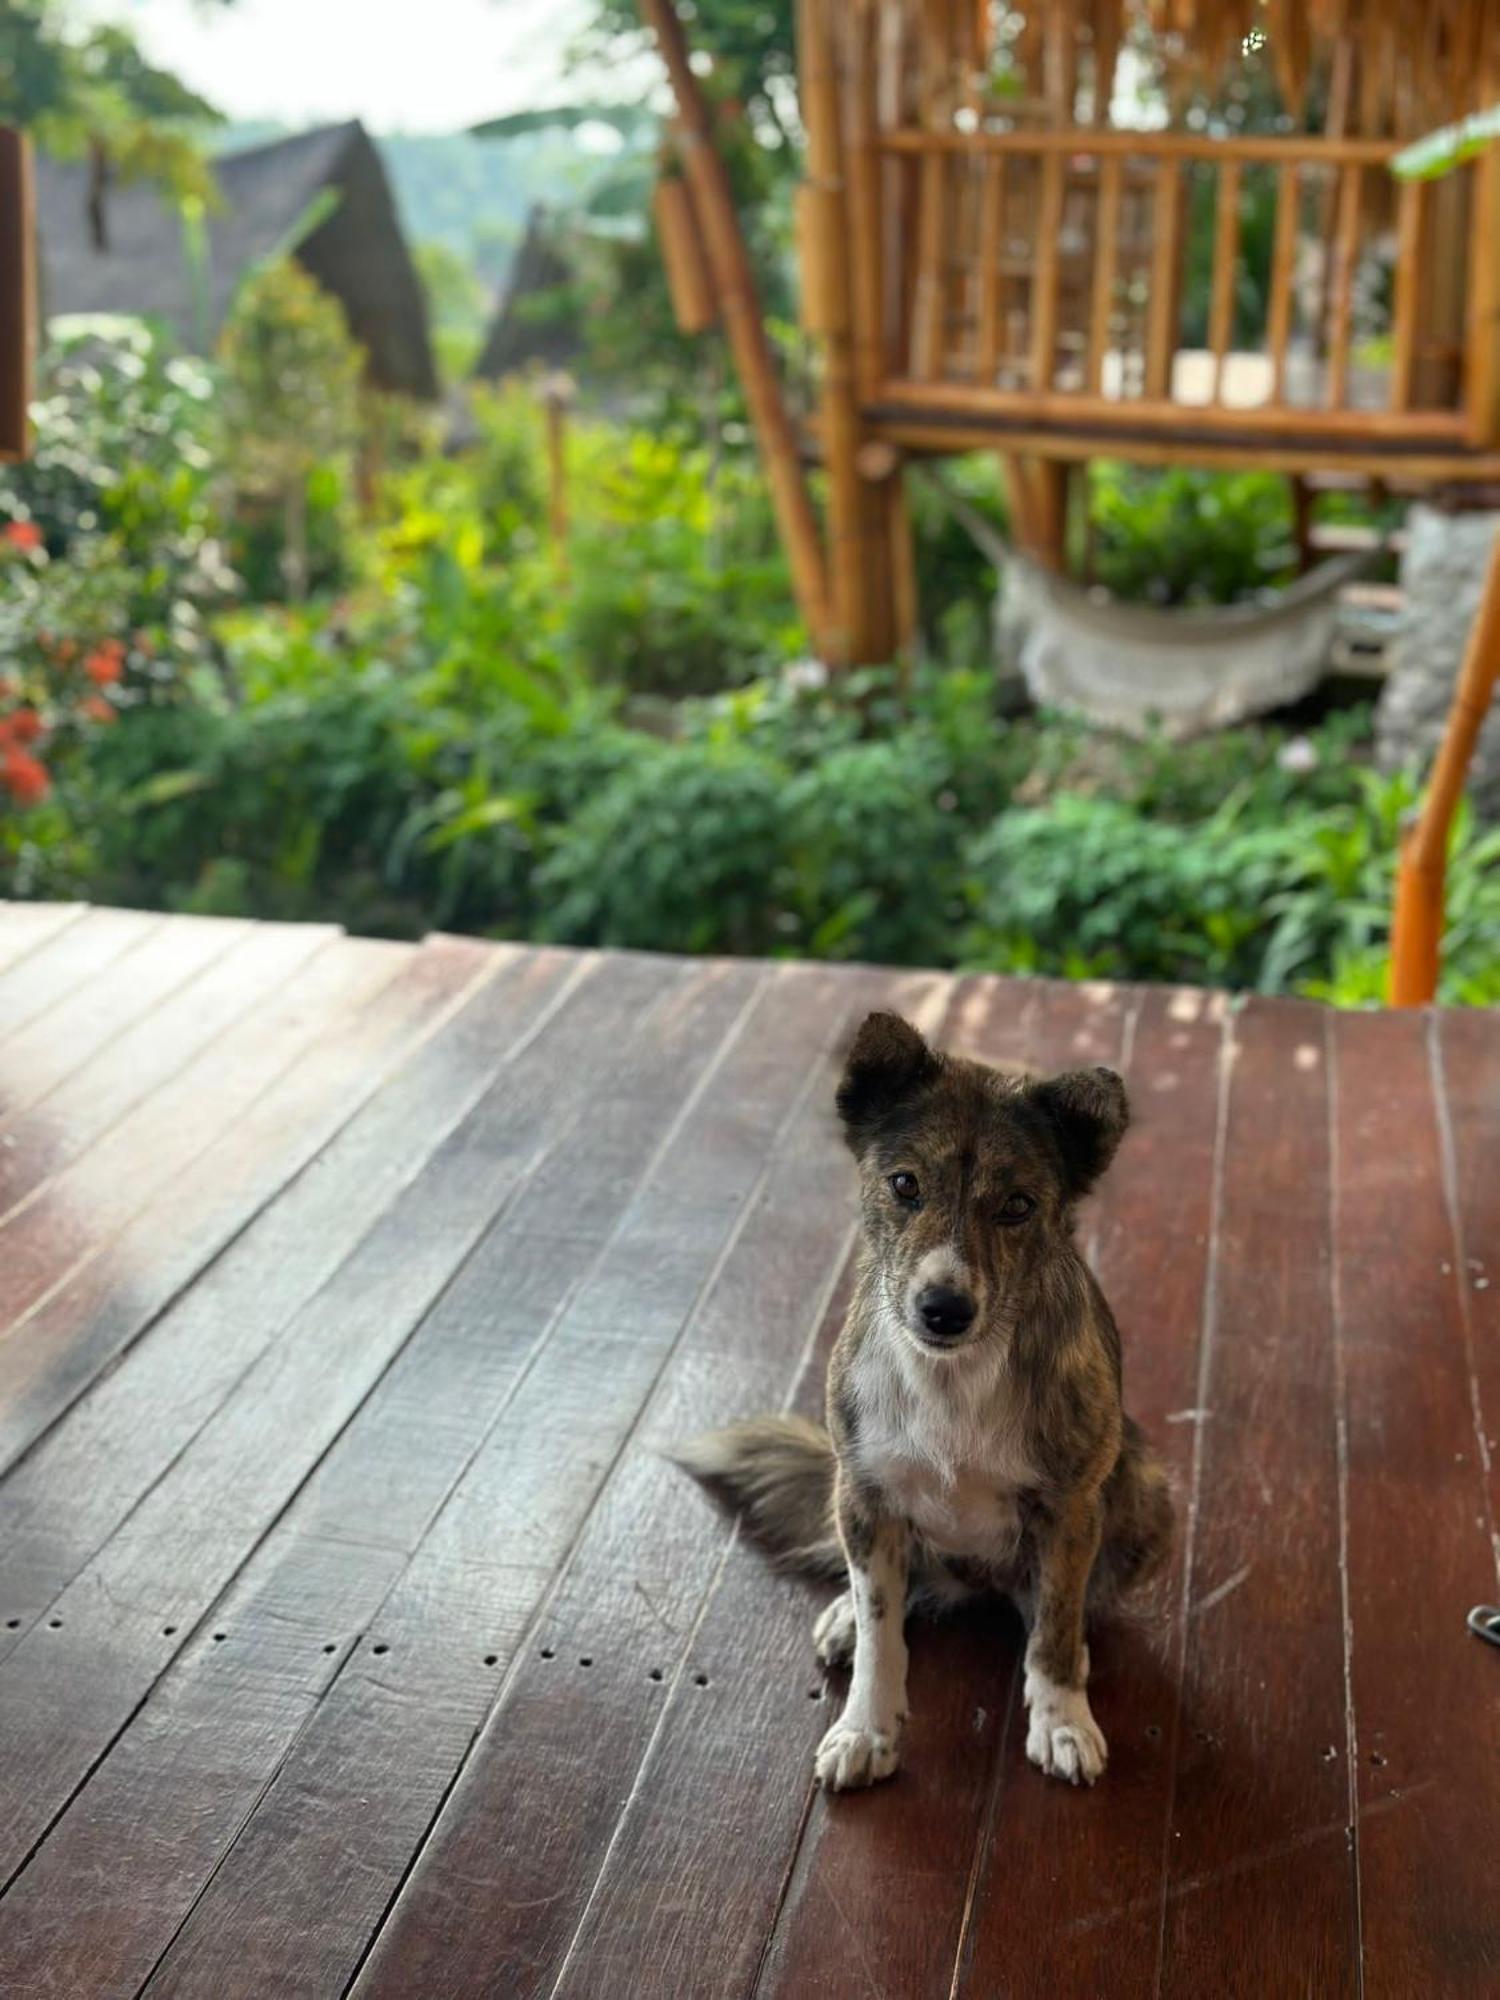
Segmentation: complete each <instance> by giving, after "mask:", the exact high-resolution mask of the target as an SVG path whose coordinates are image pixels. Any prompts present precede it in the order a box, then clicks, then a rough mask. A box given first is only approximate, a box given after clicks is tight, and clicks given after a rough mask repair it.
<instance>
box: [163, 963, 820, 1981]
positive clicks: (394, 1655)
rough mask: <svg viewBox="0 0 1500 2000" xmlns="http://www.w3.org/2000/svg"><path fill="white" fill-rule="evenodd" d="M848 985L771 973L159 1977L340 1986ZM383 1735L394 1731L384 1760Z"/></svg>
mask: <svg viewBox="0 0 1500 2000" xmlns="http://www.w3.org/2000/svg"><path fill="white" fill-rule="evenodd" d="M834 984H835V975H832V974H830V973H825V972H821V971H816V972H813V971H804V970H798V971H796V972H782V973H780V974H778V975H777V977H776V979H775V980H774V982H773V984H772V986H771V988H770V989H769V990H768V991H767V992H765V993H764V994H763V995H762V997H761V999H760V1001H759V1003H758V1004H757V1006H756V1009H755V1012H754V1014H753V1015H752V1016H751V1018H750V1019H749V1021H748V1023H747V1024H746V1025H745V1026H744V1029H743V1032H742V1033H740V1034H739V1035H738V1036H737V1038H736V1040H735V1042H734V1045H733V1046H732V1047H731V1048H730V1049H729V1050H728V1051H727V1052H726V1054H725V1056H724V1058H723V1060H722V1062H721V1063H720V1064H719V1065H718V1067H717V1068H716V1069H715V1071H714V1073H713V1074H712V1076H711V1078H709V1079H708V1084H709V1088H708V1089H707V1090H706V1092H705V1093H704V1094H703V1095H702V1096H701V1097H699V1098H698V1099H697V1100H696V1101H694V1102H692V1103H691V1104H690V1105H688V1106H687V1107H685V1115H684V1117H683V1119H682V1123H681V1127H680V1129H679V1130H678V1131H676V1132H675V1133H673V1132H670V1131H669V1132H667V1133H665V1134H664V1135H663V1143H662V1145H661V1147H660V1148H659V1149H658V1152H657V1154H656V1156H655V1157H654V1158H653V1159H652V1160H651V1161H650V1163H649V1167H648V1170H647V1171H646V1174H645V1177H644V1180H643V1181H642V1182H641V1183H639V1184H638V1185H637V1184H634V1183H633V1187H634V1192H633V1194H632V1199H631V1202H630V1205H629V1207H628V1209H627V1210H626V1211H625V1213H624V1215H623V1216H622V1218H621V1221H620V1224H619V1226H618V1228H617V1229H616V1230H615V1231H614V1233H613V1235H612V1236H611V1237H610V1239H609V1241H608V1242H607V1243H606V1244H605V1245H604V1247H603V1254H602V1256H600V1257H599V1258H598V1259H597V1260H596V1261H595V1263H594V1265H593V1267H592V1268H591V1269H590V1270H589V1272H588V1273H587V1275H586V1277H585V1278H584V1281H583V1283H582V1285H581V1286H580V1287H579V1288H578V1290H577V1291H576V1293H575V1294H574V1295H573V1297H572V1298H571V1299H570V1300H569V1302H568V1303H567V1306H566V1309H565V1310H564V1311H563V1312H562V1314H561V1318H560V1321H559V1323H558V1325H557V1327H556V1329H555V1331H554V1332H553V1333H552V1336H551V1338H550V1339H549V1340H548V1341H547V1344H546V1347H545V1350H544V1351H543V1353H542V1354H541V1356H540V1358H539V1359H538V1360H537V1362H536V1365H535V1366H534V1367H533V1368H532V1369H531V1370H530V1372H529V1373H527V1375H526V1376H525V1379H524V1381H522V1382H521V1383H520V1384H519V1386H518V1388H517V1390H516V1392H515V1395H514V1399H513V1401H512V1402H511V1404H510V1406H509V1407H508V1408H507V1409H506V1411H505V1413H504V1420H503V1423H501V1424H497V1425H496V1426H494V1428H493V1431H492V1434H491V1436H490V1437H488V1438H487V1439H486V1441H485V1444H484V1447H483V1449H482V1450H481V1451H480V1453H479V1454H478V1455H477V1457H476V1458H475V1459H474V1461H473V1463H472V1465H471V1466H470V1467H469V1468H468V1469H466V1471H465V1473H464V1475H463V1477H462V1479H461V1481H460V1482H459V1484H458V1485H457V1487H456V1488H455V1490H454V1493H453V1495H452V1498H451V1500H450V1502H449V1503H448V1505H447V1506H446V1507H445V1508H444V1511H443V1513H442V1515H441V1517H440V1518H439V1519H438V1521H437V1522H436V1524H435V1527H434V1529H433V1531H432V1533H431V1534H430V1535H429V1536H428V1538H427V1539H426V1541H425V1542H424V1543H423V1546H422V1548H421V1550H420V1552H419V1553H418V1555H417V1557H416V1560H415V1561H414V1562H413V1563H412V1564H411V1565H410V1567H409V1569H408V1570H407V1571H406V1573H405V1574H404V1575H403V1576H402V1577H401V1578H400V1580H399V1582H398V1584H397V1586H396V1588H395V1589H394V1590H393V1591H392V1592H391V1594H390V1596H389V1597H388V1599H387V1601H386V1602H385V1604H384V1605H383V1606H382V1607H381V1608H380V1610H379V1612H378V1615H376V1616H375V1617H374V1618H373V1620H372V1622H371V1625H370V1632H371V1636H372V1639H373V1640H374V1642H375V1643H376V1644H388V1645H389V1649H390V1650H389V1653H388V1654H387V1655H386V1656H385V1657H384V1658H381V1659H376V1658H374V1656H373V1651H366V1652H363V1653H361V1654H360V1655H357V1656H356V1657H355V1659H354V1660H353V1661H351V1663H350V1671H349V1672H348V1673H347V1674H346V1675H342V1676H341V1677H340V1679H339V1681H338V1683H337V1685H336V1686H335V1687H334V1688H333V1690H332V1692H331V1694H330V1697H329V1699H328V1700H327V1701H326V1702H325V1704H324V1706H323V1707H322V1708H320V1710H319V1712H318V1714H317V1716H316V1717H315V1719H314V1721H313V1723H312V1725H311V1726H310V1728H309V1729H308V1730H307V1732H306V1734H305V1736H304V1737H303V1739H302V1740H301V1741H300V1742H299V1743H298V1744H297V1746H296V1748H295V1750H294V1752H293V1754H292V1756H291V1757H290V1758H289V1759H288V1760H287V1762H286V1764H285V1765H284V1766H283V1768H282V1770H281V1771H280V1772H279V1773H278V1775H277V1777H276V1780H275V1782H274V1784H273V1785H272V1787H271V1789H270V1791H269V1792H268V1793H267V1795H266V1799H265V1802H264V1804H263V1805H261V1806H260V1807H259V1808H258V1809H257V1811H256V1813H255V1816H254V1818H253V1819H252V1821H251V1823H250V1825H249V1827H248V1828H247V1830H246V1833H245V1834H244V1836H242V1838H241V1840H240V1842H239V1843H238V1844H237V1846H236V1848H235V1850H234V1852H233V1853H232V1854H231V1855H230V1856H229V1857H228V1859H227V1860H226V1862H225V1863H224V1865H223V1866H222V1867H221V1868H220V1869H219V1871H218V1872H217V1874H216V1875H215V1877H214V1880H213V1882H212V1884H211V1885H210V1888H209V1890H208V1892H207V1894H206V1895H205V1896H204V1898H203V1900H202V1902H201V1903H200V1905H199V1906H198V1908H197V1909H196V1910H195V1911H194V1913H193V1915H192V1918H191V1920H190V1922H189V1924H188V1926H187V1928H186V1930H185V1931H184V1933H183V1936H182V1938H181V1940H180V1941H179V1943H178V1945H177V1946H175V1947H174V1949H173V1951H172V1952H171V1953H170V1955H169V1956H168V1958H167V1960H166V1962H165V1965H164V1967H163V1972H162V1975H161V1976H160V1979H159V1980H158V1981H157V1982H153V1985H152V1987H151V1989H150V1990H151V1991H152V1992H153V1993H156V1992H157V1991H158V1990H162V1991H166V1992H177V1991H192V1990H194V1988H195V1986H196V1984H197V1982H198V1980H200V1979H201V1978H202V1977H203V1971H204V1968H205V1967H206V1966H208V1965H215V1966H218V1965H221V1964H222V1963H223V1962H224V1961H225V1960H226V1959H228V1960H238V1959H240V1958H241V1957H242V1956H243V1958H244V1963H245V1970H244V1975H243V1984H242V1985H240V1986H237V1987H236V1988H235V1990H236V1991H243V1992H245V1993H247V1994H250V1993H257V1992H260V1991H264V1990H265V1989H266V1987H267V1986H273V1987H274V1988H275V1989H276V1990H277V1991H278V1992H280V1991H286V1992H306V1993H309V1994H312V1993H317V1992H327V1991H337V1990H341V1988H342V1985H343V1983H344V1981H345V1980H346V1979H347V1977H348V1976H349V1974H350V1973H351V1972H352V1971H353V1969H354V1967H355V1966H356V1965H357V1963H358V1960H359V1956H360V1954H361V1952H362V1951H363V1949H364V1947H365V1945H366V1943H367V1941H368V1939H369V1937H370V1935H371V1934H372V1932H373V1931H374V1930H375V1928H376V1926H377V1925H378V1923H379V1921H380V1918H381V1916H382V1915H383V1913H384V1911H385V1909H386V1908H387V1906H388V1904H389V1902H390V1899H391V1897H392V1896H393V1895H394V1894H395V1892H396V1890H397V1888H398V1887H399V1885H400V1882H401V1880H402V1877H403V1875H404V1873H405V1871H406V1869H407V1867H408V1866H409V1863H410V1858H411V1855H412V1853H413V1851H414V1850H415V1849H416V1848H417V1847H418V1846H419V1845H420V1843H421V1841H422V1839H423V1837H424V1836H425V1834H426V1832H427V1830H428V1828H429V1826H430V1824H431V1822H432V1819H433V1817H434V1815H435V1814H436V1813H437V1811H438V1809H439V1807H440V1806H441V1804H442V1801H443V1798H444V1795H445V1793H446V1791H447V1788H448V1786H449V1785H450V1783H451V1781H452V1778H453V1775H454V1772H455V1771H456V1770H457V1768H458V1766H459V1764H460V1762H461V1761H462V1758H463V1757H464V1755H465V1754H466V1752H467V1751H468V1749H469V1748H470V1746H471V1744H472V1741H473V1736H474V1732H475V1731H476V1730H477V1729H478V1727H479V1725H480V1723H481V1722H482V1720H483V1717H484V1714H485V1711H486V1710H487V1709H488V1707H489V1706H490V1703H491V1702H492V1701H493V1699H494V1696H495V1692H496V1689H497V1688H498V1687H499V1686H500V1685H501V1677H502V1676H503V1674H504V1671H505V1669H506V1667H507V1666H508V1665H509V1664H510V1662H511V1660H512V1658H513V1656H514V1653H515V1649H516V1647H517V1645H518V1644H519V1643H520V1641H521V1638H522V1635H523V1633H524V1631H525V1629H526V1627H527V1625H528V1623H529V1622H530V1620H531V1618H532V1617H533V1616H534V1613H535V1610H536V1607H537V1604H538V1603H539V1601H540V1599H541V1597H542V1596H543V1594H544V1592H545V1590H546V1588H547V1585H548V1583H549V1581H550V1579H551V1577H552V1575H553V1573H554V1571H555V1569H556V1567H557V1565H558V1563H559V1562H561V1561H562V1560H563V1558H564V1557H565V1556H566V1554H567V1551H568V1549H569V1547H570V1545H571V1543H572V1541H573V1539H574V1537H575V1535H576V1533H577V1529H578V1527H579V1525H580V1523H581V1521H582V1520H583V1518H584V1516H585V1515H586V1513H587V1511H588V1507H589V1505H590V1503H591V1502H592V1500H593V1499H594V1497H595V1495H596V1494H597V1492H598V1489H599V1487H600V1485H601V1483H602V1482H603V1481H604V1479H605V1477H606V1476H607V1474H608V1472H609V1470H610V1468H611V1466H612V1465H613V1463H614V1462H615V1460H616V1458H617V1457H618V1454H619V1452H620V1450H621V1448H622V1447H623V1445H624V1443H625V1440H626V1438H627V1436H628V1435H629V1433H630V1431H631V1429H632V1427H633V1425H634V1423H635V1420H636V1418H637V1416H638V1413H639V1409H640V1405H641V1402H642V1400H643V1399H644V1397H645V1396H646V1394H647V1393H648V1391H649V1390H650V1388H651V1386H652V1384H653V1382H654V1381H655V1378H656V1376H657V1374H658V1373H659V1371H660V1370H661V1368H662V1366H663V1363H664V1362H665V1361H666V1359H667V1357H668V1356H669V1355H670V1353H671V1351H672V1349H673V1347H674V1346H675V1345H676V1343H677V1341H678V1340H679V1339H680V1338H681V1336H682V1333H683V1330H684V1327H685V1325H686V1323H687V1321H688V1319H689V1318H690V1316H691V1313H692V1310H693V1305H694V1302H695V1300H696V1298H697V1297H698V1295H699V1293H700V1291H701V1289H702V1287H703V1283H704V1278H705V1273H706V1272H710V1271H712V1270H713V1268H714V1267H715V1264H716V1263H717V1262H718V1260H719V1259H720V1258H722V1256H723V1255H724V1254H725V1251H726V1248H727V1246H728V1245H729V1244H730V1243H731V1242H732V1241H733V1240H734V1238H735V1236H736V1235H737V1232H738V1230H739V1228H740V1225H741V1220H742V1218H743V1216H744V1213H745V1207H746V1203H747V1202H748V1201H749V1199H750V1197H751V1196H752V1194H753V1192H754V1190H755V1189H756V1187H757V1186H758V1184H759V1182H760V1179H761V1177H762V1175H763V1174H764V1173H765V1171H766V1164H767V1157H768V1154H769V1153H770V1152H771V1149H772V1148H773V1146H775V1145H776V1144H777V1143H778V1135H779V1134H781V1133H782V1131H783V1128H784V1125H785V1122H786V1116H787V1112H788V1109H789V1107H790V1106H791V1105H792V1104H794V1103H795V1102H796V1100H797V1099H798V1097H799V1095H800V1093H801V1092H802V1090H803V1087H804V1085H805V1082H806V1078H807V1074H808V1071H809V1069H810V1067H811V1065H812V1064H813V1063H814V1062H815V1061H816V1060H817V1059H818V1058H819V1056H820V1053H821V1050H822V1045H823V1043H824V1041H825V1039H826V1036H827V1033H828V1023H827V1016H828V1001H829V999H830V998H831V994H832V990H833V988H834ZM772 1170H773V1171H775V1167H774V1161H773V1167H772ZM517 1247H519V1246H517ZM663 1253H667V1254H665V1255H664V1254H663ZM510 1267H511V1268H514V1263H513V1261H512V1262H511V1266H510ZM643 1277H644V1278H645V1279H646V1280H647V1282H645V1283H643V1282H642V1278H643ZM489 1289H490V1292H491V1298H493V1291H494V1287H493V1286H491V1287H490V1288H489ZM528 1289H535V1286H534V1285H533V1286H531V1287H528ZM489 1310H490V1312H491V1313H492V1312H493V1304H492V1303H491V1305H490V1309H489ZM456 1585H458V1586H460V1587H458V1588H455V1586H456ZM435 1606H440V1607H441V1611H442V1615H441V1617H440V1618H437V1619H435V1618H434V1607H435ZM372 1738H373V1739H374V1740H377V1741H380V1742H383V1743H387V1744H388V1745H389V1749H390V1754H389V1756H388V1757H387V1758H386V1759H385V1760H384V1761H383V1762H381V1763H378V1764H376V1763H374V1762H373V1761H372V1758H371V1755H370V1748H369V1746H370V1742H371V1740H372ZM372 1804H374V1805H375V1807H376V1810H375V1812H374V1814H373V1817H372V1814H371V1810H370V1808H371V1805H372ZM330 1882H337V1883H338V1884H339V1893H338V1895H337V1897H336V1898H335V1899H334V1900H333V1901H331V1902H330V1900H329V1899H328V1897H327V1895H326V1893H325V1894H320V1893H318V1892H317V1890H316V1889H315V1886H314V1885H317V1884H322V1885H324V1888H325V1890H326V1886H327V1884H328V1883H330ZM273 1912H274V1923H273V1925H272V1927H271V1929H270V1931H269V1934H268V1922H267V1919H268V1913H273Z"/></svg>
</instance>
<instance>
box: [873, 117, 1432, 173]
mask: <svg viewBox="0 0 1500 2000" xmlns="http://www.w3.org/2000/svg"><path fill="white" fill-rule="evenodd" d="M880 144H881V147H882V149H883V150H884V151H886V152H890V153H1086V154H1087V153H1095V154H1097V153H1126V154H1129V155H1132V156H1144V157H1146V158H1150V159H1167V158H1171V159H1177V160H1213V161H1218V160H1224V159H1234V160H1239V161H1241V162H1242V163H1243V164H1245V165H1250V164H1251V163H1255V164H1259V165H1271V166H1276V165H1279V164H1280V163H1281V162H1283V161H1285V160H1298V161H1317V162H1320V163H1322V164H1326V165H1328V166H1331V167H1341V166H1362V167H1378V166H1384V165H1386V164H1387V163H1388V162H1389V161H1390V160H1391V159H1393V158H1394V157H1395V155H1396V154H1397V153H1399V152H1400V150H1401V146H1400V143H1399V141H1397V140H1394V139H1320V138H1314V137H1307V136H1296V137H1293V136H1288V135H1277V134H1271V133H1266V134H1261V133H1237V134H1236V135H1235V137H1233V138H1232V139H1226V138H1218V137H1211V136H1210V135H1209V134H1207V133H1203V132H1156V131H1150V132H1144V131H1143V132H1132V131H1125V130H1121V129H1116V130H1113V131H1107V132H1101V131H1097V130H1095V129H1094V127H1092V126H1090V125H1078V126H1073V125H1064V126H1057V127H1037V128H1027V129H1026V130H1020V129H1017V130H1014V131H1009V132H993V131H984V132H959V131H948V130H944V129H937V128H933V129H930V130H929V129H928V128H927V127H925V126H917V125H904V126H898V127H897V128H895V129H894V130H892V131H889V132H884V133H882V134H881V138H880Z"/></svg>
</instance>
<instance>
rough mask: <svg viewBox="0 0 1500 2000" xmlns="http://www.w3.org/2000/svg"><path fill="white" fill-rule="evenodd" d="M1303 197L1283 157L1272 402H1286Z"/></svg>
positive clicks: (1274, 275) (1274, 261) (1291, 164)
mask: <svg viewBox="0 0 1500 2000" xmlns="http://www.w3.org/2000/svg"><path fill="white" fill-rule="evenodd" d="M1301 199H1302V184H1301V182H1300V180H1299V179H1298V175H1297V163H1296V161H1295V160H1284V161H1283V162H1282V164H1281V167H1280V169H1279V171H1278V172H1277V175H1276V236H1275V240H1274V242H1273V243H1272V246H1271V301H1270V306H1269V309H1268V315H1267V323H1266V345H1267V348H1268V350H1269V352H1270V356H1271V401H1272V402H1273V403H1284V402H1285V401H1286V350H1287V344H1288V342H1289V341H1290V339H1291V333H1292V278H1293V276H1294V267H1295V264H1296V261H1297V225H1298V220H1299V218H1298V207H1299V204H1300V202H1301Z"/></svg>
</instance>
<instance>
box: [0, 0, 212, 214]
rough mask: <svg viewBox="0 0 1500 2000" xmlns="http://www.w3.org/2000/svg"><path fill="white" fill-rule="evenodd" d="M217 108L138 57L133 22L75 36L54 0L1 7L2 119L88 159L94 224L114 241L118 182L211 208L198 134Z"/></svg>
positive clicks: (56, 149) (61, 153)
mask: <svg viewBox="0 0 1500 2000" xmlns="http://www.w3.org/2000/svg"><path fill="white" fill-rule="evenodd" d="M219 117H220V114H219V113H218V112H217V111H216V110H215V109H214V107H213V106H212V105H211V104H209V103H208V102H207V101H206V100H205V99H204V98H201V97H199V96H198V95H197V93H196V92H195V91H192V90H189V89H188V87H187V86H186V84H184V83H182V82H180V81H179V80H178V78H176V77H175V76H173V75H172V74H171V73H170V72H169V71H167V70H162V69H157V68H156V67H155V66H154V64H152V63H149V62H147V60H146V59H145V57H144V56H143V55H142V54H141V52H140V49H139V47H138V46H137V44H136V41H135V39H134V37H133V36H132V35H131V34H130V32H129V30H128V29H126V28H121V27H117V26H103V27H96V28H92V29H90V30H89V31H88V32H87V33H86V34H83V35H73V34H71V33H70V32H69V31H68V29H67V27H66V24H65V21H64V18H63V13H62V9H61V8H60V7H59V5H58V4H57V0H4V5H3V6H0V123H3V124H8V125H18V126H20V127H22V128H23V129H24V130H27V131H30V132H32V133H33V134H34V135H35V137H36V139H37V142H38V143H39V144H40V145H41V146H42V147H43V148H44V149H45V150H46V151H47V152H49V153H54V154H56V155H57V156H58V158H60V159H83V160H86V161H87V163H88V185H87V193H86V196H85V200H86V201H87V204H88V215H89V228H90V233H91V235H92V237H93V241H94V245H95V247H96V249H99V250H106V249H108V247H109V219H108V209H107V199H108V192H109V189H110V186H111V185H112V184H113V183H115V182H129V181H137V180H151V181H155V182H157V183H158V184H159V185H160V186H162V187H164V188H166V189H167V190H168V191H169V192H170V193H171V194H172V195H173V196H174V197H176V198H177V199H178V200H179V201H183V200H188V199H196V200H198V201H202V202H205V203H209V204H211V203H212V202H213V200H214V199H215V191H214V184H213V178H212V176H211V174H210V173H209V170H208V166H207V164H206V162H205V160H204V158H203V153H202V150H201V147H200V146H199V144H198V141H197V136H196V135H197V133H198V131H200V130H201V129H202V127H203V126H204V125H206V124H211V123H215V122H217V121H218V120H219Z"/></svg>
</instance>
